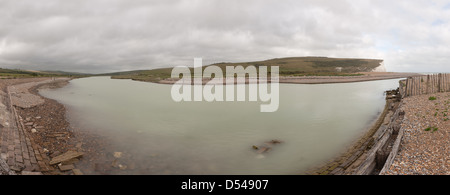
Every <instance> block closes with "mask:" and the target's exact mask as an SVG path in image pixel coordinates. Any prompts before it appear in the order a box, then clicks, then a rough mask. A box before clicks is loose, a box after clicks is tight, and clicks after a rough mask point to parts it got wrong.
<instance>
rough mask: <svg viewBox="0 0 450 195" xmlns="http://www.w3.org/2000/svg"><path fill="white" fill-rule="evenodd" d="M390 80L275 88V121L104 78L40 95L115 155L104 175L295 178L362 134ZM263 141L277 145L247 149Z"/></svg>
mask: <svg viewBox="0 0 450 195" xmlns="http://www.w3.org/2000/svg"><path fill="white" fill-rule="evenodd" d="M398 80H399V79H393V80H383V81H369V82H359V83H342V84H321V85H303V84H280V104H279V109H278V111H277V112H273V113H261V112H260V105H261V104H263V102H248V101H247V102H178V103H177V102H174V101H173V100H172V98H171V93H170V91H171V88H172V86H171V85H163V84H154V83H147V82H138V81H132V80H116V79H110V78H109V77H90V78H81V79H74V80H71V81H70V83H69V84H68V85H66V86H65V87H63V88H58V89H45V90H41V91H40V94H41V95H43V96H45V97H48V98H51V99H55V100H57V101H58V102H60V103H62V104H64V105H65V106H66V108H67V114H66V116H67V119H68V121H69V122H70V123H71V125H72V126H78V127H83V128H84V129H86V130H88V131H91V133H95V134H98V135H103V136H105V137H107V138H108V139H107V140H108V142H109V145H108V147H107V148H106V151H104V152H105V153H106V154H105V155H106V156H109V157H111V158H116V157H119V158H117V159H116V161H115V162H113V166H114V167H115V168H111V169H110V170H109V173H110V174H301V173H303V172H304V171H305V170H307V169H309V168H311V167H313V166H316V165H318V164H320V163H322V162H324V161H327V160H330V159H331V158H333V157H334V156H336V155H337V154H339V153H340V152H343V151H345V149H346V147H348V146H349V145H350V144H352V143H353V142H354V141H355V140H356V139H358V138H359V137H360V136H361V135H363V134H364V133H365V132H366V131H367V129H368V128H369V127H370V125H371V124H372V123H373V122H374V120H376V119H377V117H378V116H379V114H380V113H381V112H382V111H383V108H384V105H385V100H384V98H385V96H384V91H386V90H389V89H395V88H397V87H398ZM264 104H266V103H264ZM271 140H280V141H282V143H280V144H276V145H273V146H271V150H270V151H269V152H267V153H263V154H259V153H258V152H257V151H256V150H254V149H253V146H262V145H264V143H265V142H268V141H271ZM114 152H116V157H112V156H113V155H114ZM117 152H119V153H117ZM117 161H118V162H117ZM107 163H109V164H111V162H107ZM119 163H120V164H119ZM118 164H119V165H120V166H118ZM84 169H92V170H91V172H90V173H94V174H95V173H97V172H95V170H94V166H86V167H84ZM88 172H89V171H88Z"/></svg>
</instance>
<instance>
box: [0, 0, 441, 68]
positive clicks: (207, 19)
mask: <svg viewBox="0 0 450 195" xmlns="http://www.w3.org/2000/svg"><path fill="white" fill-rule="evenodd" d="M0 4H1V6H0V40H2V41H1V42H0V43H1V44H0V66H2V67H9V68H23V69H41V70H45V69H59V70H66V71H81V72H109V71H119V70H131V69H151V68H158V67H169V66H175V65H182V64H191V63H192V59H193V58H194V57H203V58H204V62H211V63H212V62H220V61H234V62H238V61H251V60H264V59H270V58H276V57H288V56H289V57H290V56H330V57H358V58H377V59H380V58H381V59H385V61H386V63H385V64H386V66H387V68H388V70H390V71H421V72H430V71H435V72H438V71H439V72H443V71H446V72H450V67H449V66H448V65H447V64H450V58H449V57H447V55H448V53H449V50H450V44H449V43H450V28H449V27H450V23H449V22H450V9H448V7H450V6H449V5H448V3H447V2H446V1H426V0H417V1H411V0H410V1H406V0H404V1H386V0H381V1H380V0H377V1H375V0H373V1H372V0H359V1H350V0H339V1H325V0H303V1H298V0H279V1H275V0H245V1H242V0H241V1H238V0H227V1H221V0H159V1H157V0H154V1H147V0H134V1H126V0H80V1H58V0H40V1H32V0H0Z"/></svg>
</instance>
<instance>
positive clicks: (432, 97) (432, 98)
mask: <svg viewBox="0 0 450 195" xmlns="http://www.w3.org/2000/svg"><path fill="white" fill-rule="evenodd" d="M436 99H437V98H436V97H434V96H431V97H429V98H428V100H431V101H434V100H436Z"/></svg>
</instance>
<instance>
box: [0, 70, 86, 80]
mask: <svg viewBox="0 0 450 195" xmlns="http://www.w3.org/2000/svg"><path fill="white" fill-rule="evenodd" d="M63 76H64V77H67V76H77V77H78V76H87V75H86V74H83V73H73V72H63V71H34V70H19V69H4V68H0V78H3V79H7V78H31V77H63Z"/></svg>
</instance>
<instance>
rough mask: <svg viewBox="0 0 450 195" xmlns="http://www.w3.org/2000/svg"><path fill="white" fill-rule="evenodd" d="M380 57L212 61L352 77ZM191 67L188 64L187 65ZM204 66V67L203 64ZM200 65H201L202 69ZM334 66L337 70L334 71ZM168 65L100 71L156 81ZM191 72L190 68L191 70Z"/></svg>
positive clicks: (292, 72)
mask: <svg viewBox="0 0 450 195" xmlns="http://www.w3.org/2000/svg"><path fill="white" fill-rule="evenodd" d="M382 61H383V60H374V59H350V58H327V57H292V58H276V59H270V60H265V61H257V62H241V63H226V62H223V63H216V64H212V65H216V66H219V67H220V68H222V71H223V72H225V67H226V66H238V65H241V66H243V67H247V66H249V65H253V66H255V67H259V66H279V67H280V75H281V76H355V75H361V74H358V72H370V71H372V70H373V69H375V68H376V67H378V66H379V65H380V63H381V62H382ZM189 66H191V65H189ZM205 67H206V66H205ZM205 67H203V68H205ZM338 69H339V70H340V71H338ZM171 72H172V68H163V69H155V70H140V71H129V72H118V73H110V74H104V75H109V76H112V78H115V79H133V80H139V81H150V82H158V81H160V80H163V79H166V78H170V75H171ZM191 72H193V71H192V69H191Z"/></svg>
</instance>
